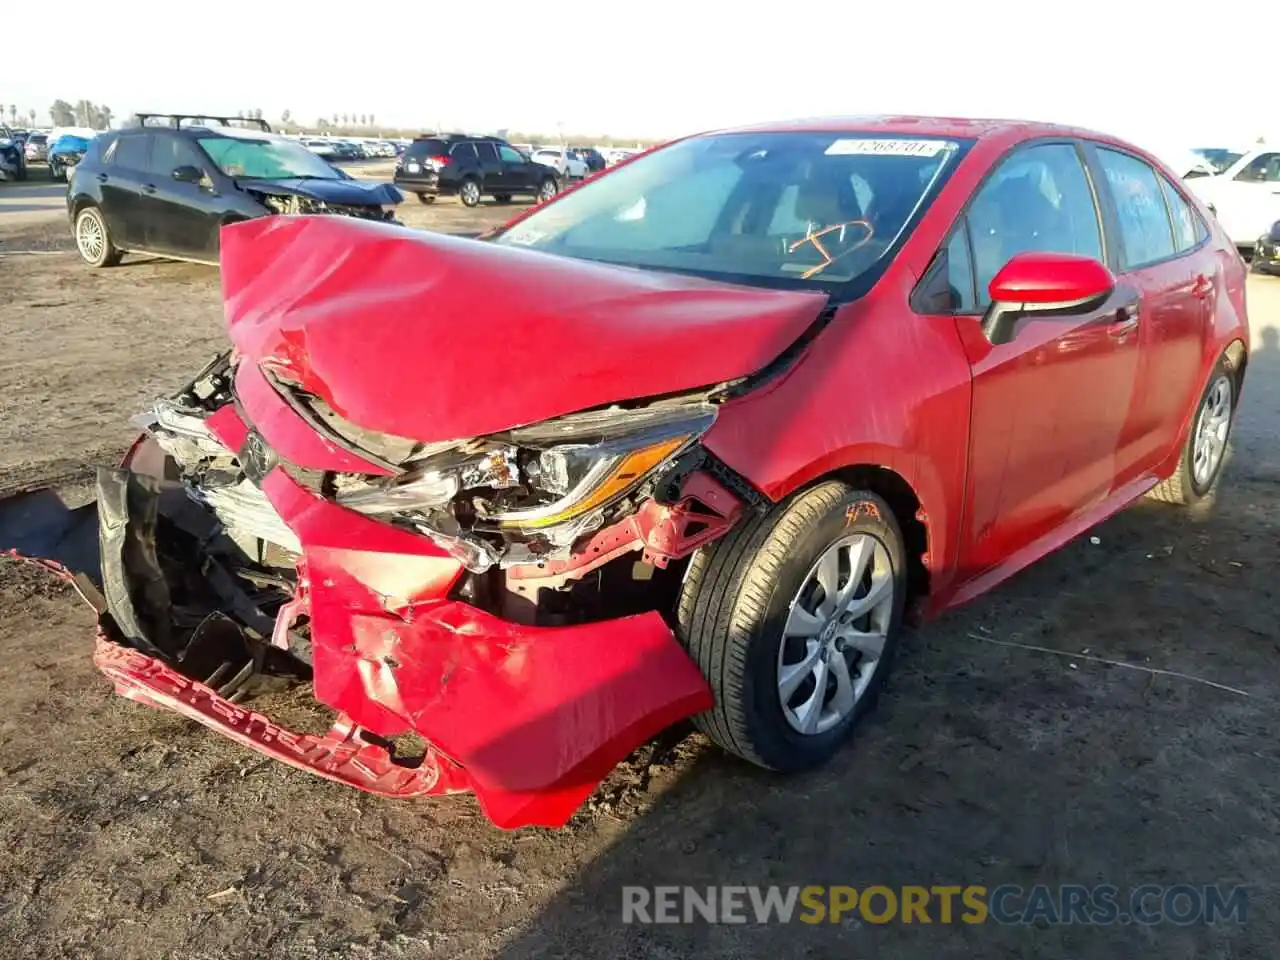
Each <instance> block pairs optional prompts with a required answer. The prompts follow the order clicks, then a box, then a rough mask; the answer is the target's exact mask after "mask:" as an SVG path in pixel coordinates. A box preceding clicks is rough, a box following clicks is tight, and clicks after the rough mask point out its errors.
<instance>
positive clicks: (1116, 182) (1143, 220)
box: [1098, 147, 1176, 269]
mask: <svg viewBox="0 0 1280 960" xmlns="http://www.w3.org/2000/svg"><path fill="white" fill-rule="evenodd" d="M1098 162H1099V163H1100V164H1101V165H1102V171H1103V173H1104V174H1105V175H1106V178H1107V185H1108V186H1109V187H1110V188H1111V195H1112V197H1113V199H1114V200H1115V204H1116V213H1117V215H1118V216H1119V218H1120V238H1121V240H1122V241H1123V242H1124V265H1125V267H1126V268H1128V269H1135V268H1137V267H1143V266H1146V265H1147V264H1150V263H1156V262H1157V261H1159V260H1165V259H1167V258H1169V257H1171V256H1173V255H1174V252H1175V250H1176V248H1175V246H1174V241H1173V226H1172V224H1171V223H1170V222H1169V208H1168V207H1167V206H1166V205H1165V200H1164V195H1163V193H1162V191H1161V189H1160V182H1159V180H1158V179H1157V178H1156V172H1155V170H1153V169H1152V168H1151V167H1150V166H1148V165H1147V164H1146V163H1145V162H1143V161H1142V160H1139V159H1138V158H1137V157H1135V156H1131V155H1130V154H1127V153H1121V152H1120V151H1118V150H1110V149H1108V148H1106V147H1099V148H1098Z"/></svg>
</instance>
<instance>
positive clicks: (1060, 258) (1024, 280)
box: [982, 253, 1116, 346]
mask: <svg viewBox="0 0 1280 960" xmlns="http://www.w3.org/2000/svg"><path fill="white" fill-rule="evenodd" d="M1115 287H1116V278H1115V277H1114V276H1113V275H1112V273H1111V271H1110V270H1108V269H1107V268H1106V267H1105V266H1104V265H1103V264H1101V263H1099V262H1098V261H1097V260H1094V259H1093V258H1092V257H1079V256H1076V255H1075V254H1071V253H1019V254H1017V255H1016V256H1014V257H1013V258H1012V259H1011V260H1010V261H1009V262H1008V263H1006V264H1005V265H1004V266H1003V267H1001V269H1000V272H999V273H997V274H996V275H995V277H994V278H993V279H992V280H991V283H990V284H989V285H988V287H987V291H988V293H989V294H990V296H991V306H990V307H988V308H987V313H986V316H984V317H983V318H982V332H983V334H984V335H985V336H986V338H987V339H988V340H989V341H991V343H992V345H993V346H999V345H1000V344H1002V343H1008V342H1009V341H1010V340H1012V339H1013V331H1014V326H1015V325H1016V324H1017V322H1018V320H1019V319H1020V318H1022V317H1023V316H1025V315H1026V314H1031V313H1034V314H1038V315H1041V316H1059V317H1074V316H1080V315H1081V314H1086V313H1090V312H1092V311H1094V310H1097V309H1098V308H1099V307H1101V306H1102V305H1103V304H1104V303H1106V301H1107V298H1108V297H1110V296H1111V293H1112V291H1113V290H1115Z"/></svg>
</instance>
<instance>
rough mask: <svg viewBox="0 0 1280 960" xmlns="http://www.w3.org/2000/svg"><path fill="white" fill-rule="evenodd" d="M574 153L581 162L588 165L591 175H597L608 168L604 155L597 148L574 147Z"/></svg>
mask: <svg viewBox="0 0 1280 960" xmlns="http://www.w3.org/2000/svg"><path fill="white" fill-rule="evenodd" d="M573 152H574V153H575V154H576V155H577V157H578V159H579V160H581V161H582V162H583V163H585V164H586V165H587V170H588V172H590V173H597V172H599V171H601V170H603V169H604V168H605V166H606V164H605V161H604V154H602V153H601V152H600V151H599V150H597V149H596V148H595V147H574V150H573Z"/></svg>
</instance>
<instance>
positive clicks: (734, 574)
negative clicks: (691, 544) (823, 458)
mask: <svg viewBox="0 0 1280 960" xmlns="http://www.w3.org/2000/svg"><path fill="white" fill-rule="evenodd" d="M858 549H865V550H869V551H871V552H870V553H869V554H867V553H865V552H864V553H863V554H861V556H864V557H867V558H869V559H866V560H864V561H863V562H862V566H861V567H857V565H856V564H855V562H854V560H855V557H856V556H858V555H859V554H857V553H856V551H857V550H858ZM841 551H844V553H841ZM833 555H834V556H835V557H836V558H837V559H836V560H833V561H831V562H832V563H834V564H835V567H834V568H832V572H831V573H830V574H829V577H830V579H828V578H827V577H824V576H823V575H822V574H821V573H820V572H819V571H822V570H825V569H826V566H825V564H826V561H827V560H828V558H830V557H831V556H833ZM841 558H843V559H841ZM855 569H858V570H859V571H860V572H859V573H857V575H856V577H855V574H854V570H855ZM815 578H817V579H818V580H826V582H827V583H829V584H831V585H832V590H831V591H830V592H829V591H828V590H827V588H826V586H824V585H822V584H818V585H817V586H815V583H816V582H817V581H816V580H815ZM906 587H907V564H906V553H905V549H904V547H903V541H902V534H901V531H900V530H899V528H898V523H897V520H896V518H895V517H894V515H893V512H892V510H891V509H890V508H889V505H888V504H887V503H886V502H885V501H884V500H883V499H881V498H880V497H879V496H877V495H876V494H874V493H870V492H868V491H865V490H854V489H851V488H850V487H848V486H847V485H846V484H844V483H840V482H836V481H828V482H825V483H822V484H819V485H818V486H816V487H812V488H810V489H808V490H805V491H802V492H801V493H799V494H797V495H795V496H793V497H792V498H790V499H789V500H786V501H784V502H783V503H780V504H778V505H777V506H775V507H773V508H772V509H770V510H769V512H768V513H766V514H764V515H763V516H754V517H751V518H749V519H747V520H746V521H744V522H743V523H741V524H739V525H738V526H737V527H735V528H734V529H733V530H731V531H730V532H729V533H728V534H727V535H726V536H724V537H723V538H721V539H720V540H718V541H716V542H715V543H713V544H710V545H709V546H707V547H703V548H702V549H701V550H699V551H698V552H697V553H695V554H694V556H693V558H692V559H691V560H690V564H689V570H688V573H687V575H686V577H685V580H684V584H683V585H682V587H681V592H680V601H679V605H678V608H677V616H676V619H677V628H678V632H679V636H680V639H681V641H682V642H683V643H684V644H685V646H686V647H687V648H688V650H689V653H690V655H691V656H692V657H693V658H694V660H695V661H696V662H697V663H698V666H699V668H700V669H701V670H702V672H703V675H704V676H705V677H706V678H707V681H708V683H710V685H711V689H712V692H713V693H714V694H715V701H716V702H715V706H714V707H713V708H712V709H711V710H709V711H707V712H706V713H702V714H699V715H698V716H696V717H694V720H693V722H694V724H695V726H697V728H698V729H699V730H701V731H702V732H703V733H705V734H706V735H707V736H708V737H710V738H711V739H712V740H714V741H715V742H716V743H718V744H719V745H720V746H721V747H723V748H724V749H725V750H728V751H729V752H731V753H735V754H737V755H738V756H740V757H742V758H743V759H745V760H749V761H751V762H752V763H755V764H758V765H759V766H762V767H765V768H767V769H771V770H778V771H785V772H792V771H798V770H803V769H807V768H810V767H815V766H818V765H820V764H822V763H825V762H826V761H827V760H828V759H830V757H831V756H832V755H833V754H834V753H835V752H836V751H837V750H838V749H839V748H840V747H841V746H842V745H843V743H844V742H845V741H846V740H847V739H848V738H849V736H850V734H851V733H852V731H853V729H854V727H855V726H856V724H857V722H858V720H860V719H861V718H862V717H863V716H865V714H866V712H867V711H868V710H870V709H871V707H872V705H873V704H874V702H875V698H876V696H877V695H878V693H879V691H880V688H881V686H882V685H883V683H884V679H885V677H886V675H887V674H888V671H889V667H890V663H891V661H892V655H893V650H894V647H895V645H896V642H897V636H898V633H899V632H900V629H901V624H902V613H903V609H904V605H905V601H906ZM864 591H865V592H864ZM863 601H865V602H866V604H867V608H866V611H865V612H863V613H858V612H857V611H858V610H859V609H861V607H860V604H862V603H863ZM828 602H830V604H831V605H832V606H831V607H829V608H827V612H823V611H824V607H825V606H826V605H827V604H828ZM811 611H815V612H811ZM849 617H853V619H852V620H849ZM845 631H849V633H848V634H846V632H845ZM836 657H841V658H844V660H843V668H842V669H840V670H837V668H836V660H835V658H836ZM828 665H830V666H828ZM819 671H820V672H819ZM796 677H799V678H800V679H799V680H796V679H795V678H796ZM842 681H843V682H842ZM819 684H821V695H820V696H819V686H818V685H819ZM850 684H851V685H850ZM842 691H844V692H845V695H844V696H843V698H842V693H841V692H842ZM850 696H851V697H852V702H850V700H849V697H850ZM806 707H808V709H806ZM810 715H812V716H813V717H814V723H813V724H809V723H807V718H808V717H809V716H810ZM808 726H812V728H813V729H812V730H806V729H805V728H806V727H808Z"/></svg>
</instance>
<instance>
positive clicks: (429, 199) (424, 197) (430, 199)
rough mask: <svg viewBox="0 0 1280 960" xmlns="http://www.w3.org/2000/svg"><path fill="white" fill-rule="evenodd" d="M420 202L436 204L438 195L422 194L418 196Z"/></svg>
mask: <svg viewBox="0 0 1280 960" xmlns="http://www.w3.org/2000/svg"><path fill="white" fill-rule="evenodd" d="M418 202H419V203H435V202H436V195H435V194H434V193H420V194H418Z"/></svg>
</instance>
